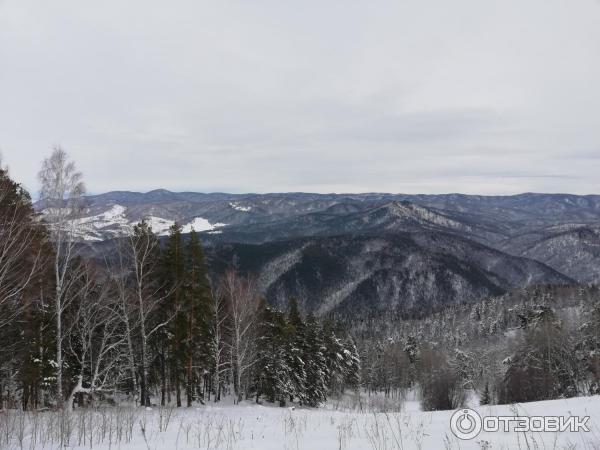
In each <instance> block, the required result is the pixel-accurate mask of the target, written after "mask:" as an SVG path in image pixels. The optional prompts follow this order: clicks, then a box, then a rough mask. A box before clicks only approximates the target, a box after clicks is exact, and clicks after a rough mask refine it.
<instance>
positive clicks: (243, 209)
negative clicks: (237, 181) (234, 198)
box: [229, 202, 252, 212]
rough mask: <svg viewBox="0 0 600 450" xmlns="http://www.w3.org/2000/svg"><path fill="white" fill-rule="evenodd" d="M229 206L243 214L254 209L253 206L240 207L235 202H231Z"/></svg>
mask: <svg viewBox="0 0 600 450" xmlns="http://www.w3.org/2000/svg"><path fill="white" fill-rule="evenodd" d="M229 206H231V207H232V208H233V209H235V210H236V211H243V212H248V211H250V210H251V209H252V207H251V206H241V205H238V204H237V203H234V202H230V203H229Z"/></svg>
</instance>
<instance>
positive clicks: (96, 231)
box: [42, 204, 226, 241]
mask: <svg viewBox="0 0 600 450" xmlns="http://www.w3.org/2000/svg"><path fill="white" fill-rule="evenodd" d="M44 213H47V211H42V215H44ZM142 219H144V220H146V222H148V224H149V225H150V226H151V227H152V231H154V232H155V233H157V234H158V235H159V236H164V235H167V234H168V233H169V228H170V227H171V226H173V224H175V221H174V220H171V219H165V218H163V217H158V216H155V215H148V216H142V217H140V216H139V214H136V213H132V212H130V210H129V208H128V207H126V206H123V205H119V204H114V205H109V206H107V207H104V208H102V207H92V208H87V209H86V210H84V211H83V213H82V214H80V215H79V217H78V218H77V219H74V220H72V221H71V225H72V229H73V230H74V232H75V236H76V237H77V239H79V240H82V241H103V240H106V239H110V238H114V237H117V236H120V235H123V234H125V233H127V232H130V231H131V230H132V228H133V226H134V225H135V224H137V223H139V222H140V221H141V220H142ZM178 223H179V224H180V225H181V226H182V229H183V232H184V233H189V232H191V231H192V229H193V230H195V231H198V232H200V231H213V230H215V229H216V228H219V227H224V226H225V225H226V224H224V223H210V222H209V221H208V220H207V219H205V218H203V217H193V218H189V219H186V220H184V221H179V222H178Z"/></svg>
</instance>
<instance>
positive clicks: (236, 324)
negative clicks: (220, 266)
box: [220, 270, 259, 402]
mask: <svg viewBox="0 0 600 450" xmlns="http://www.w3.org/2000/svg"><path fill="white" fill-rule="evenodd" d="M220 289H222V293H223V295H224V296H225V298H226V299H227V304H228V309H229V315H230V318H231V321H230V323H231V332H230V338H229V343H228V346H229V349H230V355H231V365H232V367H231V369H232V371H233V388H234V392H235V395H236V397H237V401H238V402H239V401H241V400H242V398H243V394H244V392H245V386H244V378H245V375H246V373H247V372H248V371H249V369H250V368H252V366H253V365H254V364H255V363H256V347H255V344H256V339H255V332H256V329H255V328H256V327H255V324H256V319H257V312H258V306H259V298H258V295H257V291H256V287H255V284H254V282H253V280H252V279H249V278H244V277H240V276H238V275H237V274H236V273H235V271H233V270H230V271H228V272H227V273H226V274H225V275H224V277H223V280H222V282H221V288H220Z"/></svg>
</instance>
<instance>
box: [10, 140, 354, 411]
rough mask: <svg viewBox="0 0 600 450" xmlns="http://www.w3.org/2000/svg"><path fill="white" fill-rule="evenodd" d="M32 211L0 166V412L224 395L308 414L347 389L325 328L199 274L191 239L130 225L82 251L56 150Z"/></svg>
mask: <svg viewBox="0 0 600 450" xmlns="http://www.w3.org/2000/svg"><path fill="white" fill-rule="evenodd" d="M39 180H40V184H41V190H40V199H39V201H40V203H41V205H42V206H43V211H44V212H43V214H42V215H39V214H37V213H36V212H35V211H34V208H33V206H32V201H31V198H30V196H29V194H28V193H27V192H26V191H25V190H24V189H23V188H22V187H21V186H20V185H19V184H18V183H16V182H15V181H14V180H12V179H11V178H10V176H9V174H8V171H7V170H6V169H0V338H1V339H2V342H3V345H2V346H1V347H0V358H1V359H0V409H2V408H15V407H21V408H23V409H34V408H44V407H50V408H64V409H71V408H72V407H73V406H74V405H78V406H84V405H87V404H89V403H92V404H97V403H99V402H104V403H120V402H129V403H131V404H137V405H142V406H149V405H154V404H161V405H167V404H174V405H176V406H191V405H193V404H203V403H206V402H209V401H213V402H218V401H220V400H221V399H222V398H223V397H224V396H231V397H233V399H234V401H235V402H240V401H242V400H247V399H252V400H253V401H257V402H260V401H263V400H266V401H270V402H276V403H278V404H280V405H285V404H286V403H287V402H296V403H299V404H301V405H306V406H313V407H316V406H319V405H320V404H321V403H323V402H324V401H326V399H327V396H328V395H332V394H337V393H341V392H343V391H344V390H345V389H348V388H357V387H358V386H359V383H360V379H359V376H360V358H359V355H358V351H357V349H356V346H355V345H354V342H353V340H352V339H351V338H350V336H349V335H348V334H347V333H346V332H345V331H344V330H343V329H342V328H340V327H339V326H338V325H336V324H335V323H332V322H324V323H321V322H320V321H319V320H317V319H316V318H315V317H313V316H311V315H309V316H307V317H302V316H301V314H300V312H299V311H298V305H297V302H296V301H295V300H294V299H290V306H289V311H286V312H283V311H279V310H277V309H275V308H273V307H271V306H270V305H268V304H267V302H266V301H265V300H264V299H263V298H262V297H261V295H260V293H259V290H258V289H257V286H256V283H255V281H254V280H253V279H252V277H250V276H244V275H243V274H240V273H237V272H236V271H235V270H233V269H230V270H228V271H227V272H226V273H224V274H221V275H220V276H218V277H214V276H213V277H211V274H210V271H209V267H208V266H207V263H206V259H205V255H204V251H203V247H202V244H201V240H200V237H199V235H198V234H197V233H196V232H195V231H193V230H192V232H191V233H189V234H187V235H184V234H183V233H182V228H181V227H180V226H179V225H178V224H174V225H173V226H172V227H171V228H170V230H169V235H168V237H167V238H166V239H165V240H161V239H159V237H158V236H157V235H156V234H155V233H154V232H153V231H152V228H151V226H150V224H149V223H148V222H147V221H145V220H141V221H140V223H138V224H137V225H135V226H134V227H132V230H131V232H129V233H125V234H124V235H123V236H121V237H119V238H117V239H115V240H114V241H113V242H111V243H110V245H112V247H111V251H110V252H107V256H104V257H102V258H99V257H97V256H95V255H93V254H90V253H89V252H86V251H84V250H85V248H86V247H85V245H82V244H81V243H80V242H79V240H80V239H79V238H80V237H81V236H82V229H81V227H82V226H83V225H82V223H83V222H82V221H80V220H79V218H80V217H81V213H82V210H83V209H84V207H85V202H84V196H85V186H84V183H83V180H82V175H81V173H80V172H79V171H78V170H77V169H76V167H75V164H74V163H73V162H72V161H71V160H70V159H69V157H68V155H67V154H66V153H65V152H64V151H63V150H62V149H60V148H56V149H55V150H54V151H53V153H52V155H51V156H50V157H49V158H47V159H46V160H45V161H44V162H43V164H42V169H41V171H40V173H39Z"/></svg>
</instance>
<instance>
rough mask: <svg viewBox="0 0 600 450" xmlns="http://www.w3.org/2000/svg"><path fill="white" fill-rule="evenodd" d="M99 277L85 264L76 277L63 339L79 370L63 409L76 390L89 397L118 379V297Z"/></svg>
mask: <svg viewBox="0 0 600 450" xmlns="http://www.w3.org/2000/svg"><path fill="white" fill-rule="evenodd" d="M103 278H104V277H101V276H100V274H99V273H98V272H97V271H94V270H93V269H92V268H91V267H90V266H89V265H86V266H85V267H84V270H83V271H82V273H81V276H80V277H79V279H78V281H77V288H78V292H77V298H76V299H75V300H74V303H73V304H72V307H71V308H70V309H71V310H72V311H71V312H72V314H71V315H70V316H69V319H70V320H69V326H68V327H67V330H65V331H66V332H65V336H66V338H65V341H66V344H67V347H66V348H67V351H68V354H69V356H70V357H71V358H72V359H73V361H76V363H77V366H78V367H79V371H78V373H77V375H76V376H75V380H74V384H73V386H72V388H71V390H70V394H69V396H68V399H67V401H66V405H65V408H66V409H67V410H71V409H72V408H73V400H74V398H75V395H76V394H78V393H87V394H90V395H91V397H92V399H93V397H94V394H95V393H96V392H100V391H106V390H108V389H109V388H114V387H115V386H116V383H118V382H119V381H120V379H121V374H122V371H121V366H122V365H123V364H122V363H123V362H124V358H123V356H124V353H123V350H124V346H125V342H126V340H125V335H124V334H123V330H122V327H123V324H122V321H121V318H120V316H119V312H118V303H117V302H118V300H117V299H116V296H115V295H114V294H115V292H114V291H113V289H112V286H111V284H110V283H106V282H105V280H104V279H103Z"/></svg>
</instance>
